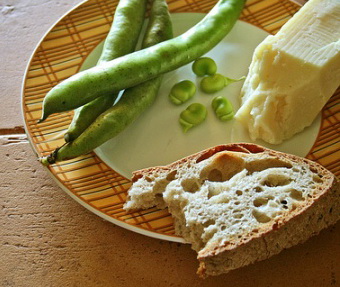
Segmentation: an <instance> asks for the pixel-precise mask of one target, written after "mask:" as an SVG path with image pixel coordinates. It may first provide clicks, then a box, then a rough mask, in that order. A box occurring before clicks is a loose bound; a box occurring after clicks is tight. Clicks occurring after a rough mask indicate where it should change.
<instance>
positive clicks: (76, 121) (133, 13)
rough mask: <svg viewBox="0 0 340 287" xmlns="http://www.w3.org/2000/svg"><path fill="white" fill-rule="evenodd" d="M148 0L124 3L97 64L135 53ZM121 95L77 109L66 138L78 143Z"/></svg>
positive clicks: (113, 95) (121, 1) (109, 96)
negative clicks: (78, 139)
mask: <svg viewBox="0 0 340 287" xmlns="http://www.w3.org/2000/svg"><path fill="white" fill-rule="evenodd" d="M146 4H147V1H146V0H120V1H119V3H118V5H117V8H116V11H115V14H114V18H113V22H112V25H111V28H110V31H109V33H108V35H107V36H106V39H105V42H104V46H103V50H102V52H101V55H100V58H99V60H98V62H97V65H100V64H101V63H105V62H107V61H111V60H113V59H115V58H118V57H121V56H124V55H126V54H129V53H132V52H133V51H134V50H135V48H136V45H137V42H138V38H139V34H140V31H141V29H142V25H143V23H144V17H145V10H146ZM117 96H118V93H111V94H108V95H105V96H101V97H98V98H97V99H95V100H93V101H91V102H89V103H87V104H85V105H84V106H82V107H79V108H77V109H76V110H75V111H74V116H73V119H72V122H71V124H70V125H69V127H68V129H67V131H66V133H65V135H64V138H65V141H66V142H70V141H73V140H75V139H76V138H77V137H78V136H79V135H80V134H81V133H82V132H83V131H85V129H87V128H88V127H89V126H90V125H91V124H92V123H93V122H94V120H95V119H96V118H97V117H98V116H99V115H100V114H101V113H103V112H104V111H106V110H107V109H109V108H110V107H112V105H113V103H114V102H115V100H116V99H117Z"/></svg>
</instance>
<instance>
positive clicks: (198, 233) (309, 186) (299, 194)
mask: <svg viewBox="0 0 340 287" xmlns="http://www.w3.org/2000/svg"><path fill="white" fill-rule="evenodd" d="M132 181H133V185H132V187H131V189H130V190H129V197H128V201H127V202H126V204H125V208H126V209H127V210H135V209H140V208H149V207H151V206H158V207H160V208H164V207H168V208H169V212H170V213H171V215H172V216H173V218H174V222H175V230H176V233H177V234H178V235H180V236H182V237H183V238H184V239H185V240H186V241H188V242H189V243H191V244H192V248H193V249H194V250H196V251H197V252H198V260H199V261H200V267H199V269H198V274H199V275H200V276H201V277H205V276H207V275H218V274H221V273H226V272H228V271H230V270H233V269H236V268H239V267H242V266H245V265H248V264H251V263H254V262H256V261H259V260H264V259H266V258H269V257H270V256H272V255H274V254H277V253H279V252H280V251H282V250H283V249H285V248H288V247H291V246H293V245H296V244H298V243H301V242H303V241H305V240H307V239H308V238H309V237H310V236H312V235H315V234H317V233H319V232H320V231H321V230H322V229H323V228H325V227H327V226H329V225H331V224H334V223H335V222H336V221H337V220H338V219H340V212H339V207H340V190H339V188H340V185H339V181H338V180H337V178H336V177H335V176H334V175H333V174H332V173H331V172H330V171H328V170H327V169H325V168H324V167H322V166H321V165H319V164H317V163H315V162H312V161H310V160H307V159H304V158H300V157H297V156H294V155H289V154H285V153H281V152H277V151H273V150H270V149H266V148H263V147H261V146H258V145H254V144H245V143H241V144H227V145H220V146H217V147H214V148H210V149H207V150H204V151H202V152H199V153H196V154H193V155H190V156H188V157H186V158H184V159H181V160H179V161H177V162H174V163H172V164H170V165H168V166H162V167H152V168H148V169H144V170H140V171H136V172H135V173H134V174H133V178H132Z"/></svg>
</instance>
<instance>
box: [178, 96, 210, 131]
mask: <svg viewBox="0 0 340 287" xmlns="http://www.w3.org/2000/svg"><path fill="white" fill-rule="evenodd" d="M206 117H207V108H206V107H205V106H204V105H202V104H201V103H193V104H191V105H189V106H188V107H187V108H186V109H185V110H184V111H182V112H181V114H180V116H179V123H180V125H181V127H182V129H183V131H184V132H185V133H186V132H187V131H188V130H190V129H191V128H193V127H195V126H197V125H199V124H201V123H202V122H203V121H204V120H205V119H206Z"/></svg>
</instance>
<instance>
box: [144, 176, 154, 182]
mask: <svg viewBox="0 0 340 287" xmlns="http://www.w3.org/2000/svg"><path fill="white" fill-rule="evenodd" d="M144 179H145V180H146V181H147V182H152V178H150V177H148V176H145V177H144Z"/></svg>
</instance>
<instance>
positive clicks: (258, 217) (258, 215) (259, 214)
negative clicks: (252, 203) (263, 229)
mask: <svg viewBox="0 0 340 287" xmlns="http://www.w3.org/2000/svg"><path fill="white" fill-rule="evenodd" d="M252 214H253V216H254V217H255V219H256V220H257V221H258V222H260V223H267V222H269V221H270V220H271V218H270V217H269V216H268V215H267V214H265V213H263V212H261V211H259V210H256V209H254V210H253V212H252Z"/></svg>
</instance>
